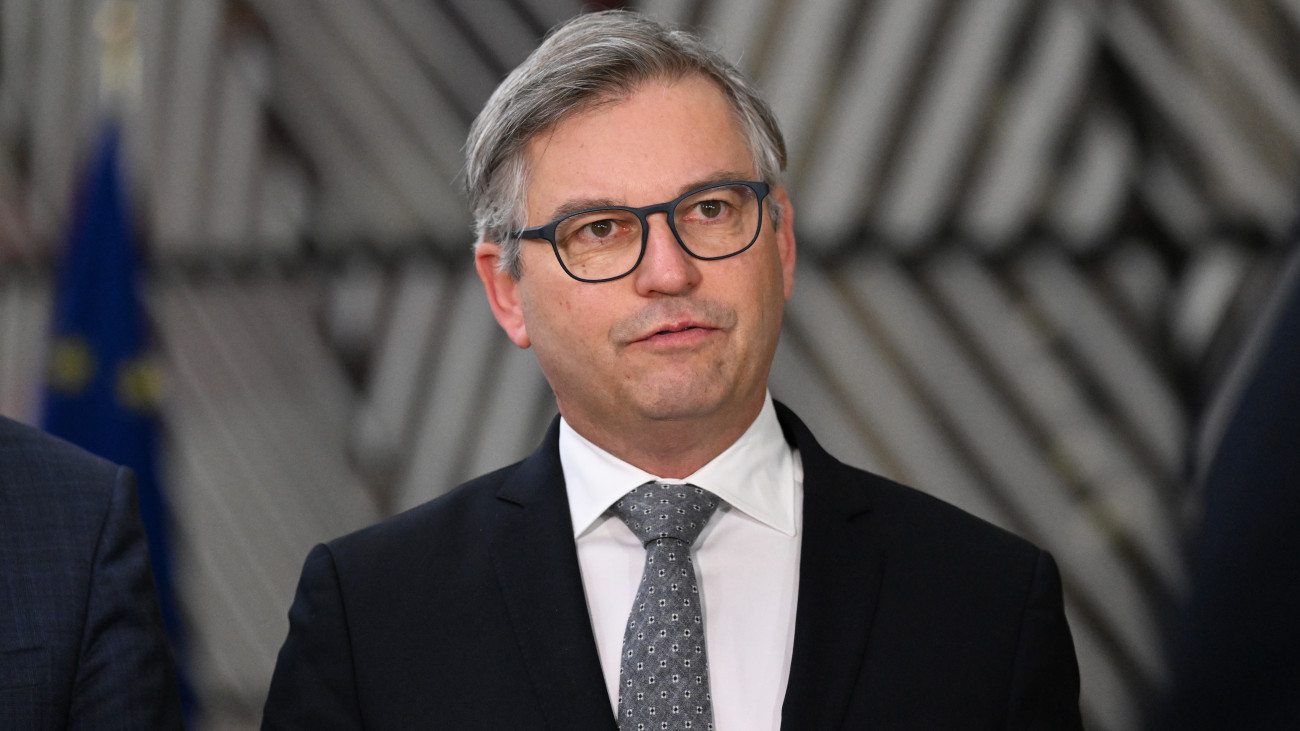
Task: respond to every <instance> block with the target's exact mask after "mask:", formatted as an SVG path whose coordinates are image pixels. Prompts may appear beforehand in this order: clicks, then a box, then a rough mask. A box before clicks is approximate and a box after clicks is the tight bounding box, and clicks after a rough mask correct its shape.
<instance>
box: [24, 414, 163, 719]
mask: <svg viewBox="0 0 1300 731" xmlns="http://www.w3.org/2000/svg"><path fill="white" fill-rule="evenodd" d="M0 728H5V729H65V728H66V729H178V728H183V723H182V720H181V705H180V698H179V695H178V694H177V685H176V670H175V666H174V664H173V660H172V653H171V648H170V646H169V645H168V644H167V637H166V634H165V632H164V630H163V626H162V618H161V616H160V614H159V611H158V598H157V595H156V593H155V590H154V583H153V574H152V573H151V571H150V568H149V549H148V546H147V544H146V542H145V535H144V530H143V529H142V528H141V525H140V517H139V514H138V512H137V509H136V497H135V481H134V477H133V476H132V475H131V472H130V471H129V470H127V469H125V468H122V467H118V466H116V465H113V464H111V463H109V462H107V461H105V460H102V459H99V458H98V457H95V456H94V455H92V454H90V453H88V452H85V451H83V450H81V449H79V448H77V447H74V446H72V445H71V444H68V443H67V442H63V441H61V440H58V439H55V438H54V437H51V436H49V435H47V434H44V433H42V432H40V431H38V430H36V429H33V428H31V427H28V426H24V425H22V424H19V423H17V422H14V421H11V420H9V419H5V418H3V417H0Z"/></svg>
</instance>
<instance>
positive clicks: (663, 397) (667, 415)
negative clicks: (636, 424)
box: [637, 381, 734, 421]
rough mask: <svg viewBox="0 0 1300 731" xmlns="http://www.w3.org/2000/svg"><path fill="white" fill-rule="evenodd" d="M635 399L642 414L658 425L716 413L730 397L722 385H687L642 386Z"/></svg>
mask: <svg viewBox="0 0 1300 731" xmlns="http://www.w3.org/2000/svg"><path fill="white" fill-rule="evenodd" d="M640 393H641V397H640V398H639V399H637V402H638V403H639V404H640V408H641V412H642V413H643V414H644V415H645V416H646V417H648V418H650V419H654V420H657V421H687V420H690V419H698V418H701V417H707V416H710V415H712V414H715V413H717V412H718V411H719V410H720V409H721V408H723V406H724V404H725V403H726V401H727V398H728V396H734V394H729V393H728V392H727V389H725V388H722V384H705V383H699V382H698V381H694V382H687V383H660V384H643V385H642V390H641V391H640Z"/></svg>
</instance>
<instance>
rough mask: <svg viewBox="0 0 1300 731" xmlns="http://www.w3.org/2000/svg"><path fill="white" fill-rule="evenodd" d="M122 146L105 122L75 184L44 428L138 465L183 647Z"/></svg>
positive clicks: (171, 622)
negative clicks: (78, 185)
mask: <svg viewBox="0 0 1300 731" xmlns="http://www.w3.org/2000/svg"><path fill="white" fill-rule="evenodd" d="M120 146H121V143H120V135H119V131H118V128H117V126H116V125H112V124H110V125H107V126H106V127H105V128H104V130H103V132H102V134H101V137H100V139H99V142H98V145H97V146H96V149H95V153H94V157H93V159H92V160H91V163H90V165H89V167H88V168H87V169H86V170H85V174H84V176H83V179H82V183H81V186H80V189H79V190H78V195H77V199H76V202H75V209H74V211H73V216H72V221H71V224H72V225H71V232H70V236H69V238H68V243H67V250H66V251H65V252H64V259H63V262H62V268H61V270H60V272H59V274H58V281H57V282H56V289H55V300H54V322H53V328H52V333H51V335H52V341H51V345H50V348H51V350H50V362H49V374H48V388H47V390H46V397H45V415H44V416H45V419H44V426H45V429H46V430H47V431H49V432H50V433H52V434H56V435H58V436H60V437H63V438H64V439H67V440H68V441H70V442H73V443H74V444H77V445H79V446H81V447H83V448H85V449H87V450H89V451H91V452H94V453H95V454H97V455H99V456H101V457H103V458H105V459H108V460H111V461H113V462H116V463H118V464H123V465H126V466H128V467H130V468H131V469H132V470H134V471H135V474H136V477H137V479H138V483H139V494H140V516H141V519H142V520H143V522H144V527H145V531H146V533H147V534H148V540H149V553H150V559H151V561H152V563H153V570H154V579H155V581H156V582H157V585H158V599H159V601H160V603H161V605H162V613H163V622H164V623H165V624H166V627H167V632H168V634H169V635H170V637H171V639H172V642H173V644H174V645H175V646H176V647H177V648H178V649H179V648H180V647H181V644H182V643H181V642H180V640H181V621H180V619H181V618H180V616H179V612H178V609H177V604H176V596H175V592H174V591H173V589H174V587H173V583H172V577H173V575H172V565H171V564H172V562H171V557H170V554H169V552H168V532H169V531H168V527H169V525H168V510H167V505H166V502H165V501H164V499H163V494H162V492H161V491H160V489H159V485H158V474H157V465H156V459H157V455H156V454H155V452H156V447H157V440H158V436H159V435H158V428H159V424H158V415H157V410H156V405H157V394H158V390H159V389H158V378H159V371H158V366H157V364H156V363H155V361H154V360H153V358H152V356H151V353H150V350H149V347H148V340H149V339H148V334H147V328H146V323H145V318H144V309H143V307H142V306H141V299H140V281H139V260H138V253H137V251H136V248H135V246H134V241H133V239H134V236H133V230H132V226H131V216H130V207H129V205H128V201H127V197H126V189H125V186H124V185H123V181H122V177H121V172H120V163H119V157H120V154H121V152H120ZM182 685H185V684H184V683H183V682H182ZM182 692H184V691H182ZM187 700H188V699H187Z"/></svg>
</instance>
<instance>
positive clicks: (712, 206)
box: [695, 200, 727, 218]
mask: <svg viewBox="0 0 1300 731" xmlns="http://www.w3.org/2000/svg"><path fill="white" fill-rule="evenodd" d="M695 210H697V211H699V212H700V215H701V216H703V217H705V218H717V217H718V216H721V215H722V214H724V213H726V212H727V204H726V203H723V202H722V201H716V200H714V201H700V202H699V203H697V204H695Z"/></svg>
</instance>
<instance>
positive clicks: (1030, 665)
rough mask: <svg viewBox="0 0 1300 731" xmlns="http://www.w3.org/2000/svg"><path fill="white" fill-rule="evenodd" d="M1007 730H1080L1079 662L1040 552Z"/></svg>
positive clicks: (1053, 576) (1055, 575) (1048, 560)
mask: <svg viewBox="0 0 1300 731" xmlns="http://www.w3.org/2000/svg"><path fill="white" fill-rule="evenodd" d="M1007 718H1008V723H1007V728H1009V729H1052V730H1053V731H1055V730H1056V729H1080V730H1082V728H1083V721H1082V719H1081V717H1080V714H1079V663H1078V660H1077V659H1076V658H1075V655H1074V642H1073V640H1072V639H1071V638H1070V627H1069V625H1068V624H1067V623H1066V620H1065V608H1064V603H1063V599H1062V592H1061V575H1060V572H1059V571H1058V570H1057V568H1056V562H1055V561H1054V560H1053V559H1052V556H1051V554H1049V553H1047V552H1046V551H1040V552H1039V554H1038V563H1037V566H1036V567H1035V570H1034V577H1033V580H1032V582H1031V583H1030V588H1029V594H1028V599H1027V601H1026V603H1025V609H1024V618H1023V621H1022V622H1021V626H1020V639H1019V642H1018V646H1017V650H1016V665H1015V670H1014V674H1013V676H1012V683H1011V698H1010V708H1009V712H1008V714H1007Z"/></svg>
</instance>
